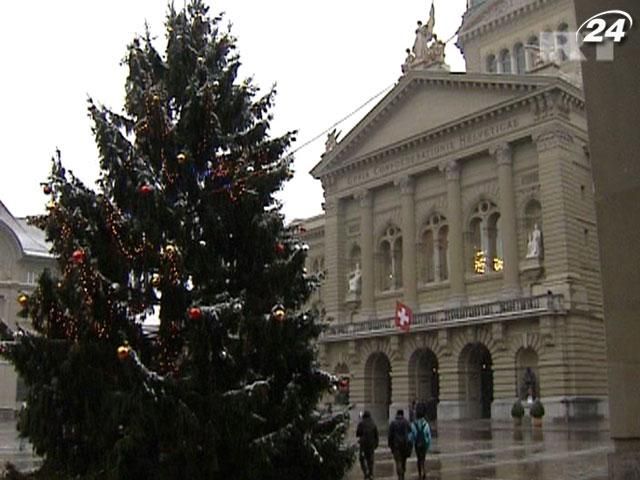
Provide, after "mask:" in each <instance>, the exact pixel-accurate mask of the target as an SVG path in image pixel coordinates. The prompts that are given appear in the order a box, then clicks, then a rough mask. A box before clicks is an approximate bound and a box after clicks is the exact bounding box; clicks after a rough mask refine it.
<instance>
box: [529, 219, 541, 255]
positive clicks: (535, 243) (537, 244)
mask: <svg viewBox="0 0 640 480" xmlns="http://www.w3.org/2000/svg"><path fill="white" fill-rule="evenodd" d="M541 256H542V232H541V231H540V228H539V227H538V224H537V223H536V224H535V225H534V226H533V230H532V231H531V233H530V234H529V242H528V243H527V258H540V257H541Z"/></svg>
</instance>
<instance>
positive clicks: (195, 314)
mask: <svg viewBox="0 0 640 480" xmlns="http://www.w3.org/2000/svg"><path fill="white" fill-rule="evenodd" d="M188 314H189V318H190V319H191V320H200V319H201V318H202V310H200V309H199V308H198V307H191V308H190V309H189V311H188Z"/></svg>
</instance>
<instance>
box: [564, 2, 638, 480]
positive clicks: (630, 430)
mask: <svg viewBox="0 0 640 480" xmlns="http://www.w3.org/2000/svg"><path fill="white" fill-rule="evenodd" d="M602 6H603V3H602V2H600V1H597V0H580V1H579V2H575V9H576V19H577V20H578V24H581V22H583V21H584V20H586V19H588V18H590V17H591V16H593V15H595V14H597V13H598V12H601V11H602V10H603V8H602ZM615 8H619V9H621V10H624V11H625V12H628V13H629V14H630V15H631V17H632V18H634V19H636V20H637V19H638V18H640V2H638V1H637V0H619V1H618V2H616V7H615ZM609 46H610V47H611V53H612V54H614V55H615V61H610V62H607V61H596V54H597V50H600V49H601V48H603V47H601V46H599V47H596V46H592V45H589V44H587V45H586V47H587V48H584V49H583V51H584V54H585V56H586V57H587V59H588V61H586V62H582V72H583V78H584V90H585V97H586V101H587V119H588V123H589V142H590V149H591V165H592V168H593V181H594V186H595V204H596V213H597V221H598V236H599V246H600V259H601V268H602V284H603V293H604V319H605V328H606V340H607V357H608V358H607V366H608V376H609V404H610V413H611V420H610V424H611V437H612V438H613V440H614V444H615V452H613V453H611V454H610V456H609V478H611V479H615V480H618V479H629V478H638V472H640V421H639V420H638V419H640V402H639V401H638V396H639V394H640V389H639V386H638V370H639V369H640V349H638V344H639V343H640V322H638V284H640V269H639V268H638V265H639V264H640V249H638V245H640V209H638V204H639V203H640V155H639V152H640V136H639V135H638V128H637V125H638V123H639V122H640V101H639V100H640V99H639V97H638V94H637V79H638V77H639V76H640V62H638V52H639V51H640V35H637V31H632V32H629V34H628V35H627V36H626V37H625V39H624V42H623V44H615V47H614V46H613V45H609ZM604 48H606V46H605V47H604ZM614 49H615V50H614ZM603 79H606V81H603Z"/></svg>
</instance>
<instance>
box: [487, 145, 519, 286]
mask: <svg viewBox="0 0 640 480" xmlns="http://www.w3.org/2000/svg"><path fill="white" fill-rule="evenodd" d="M490 153H491V155H492V156H494V157H495V159H496V161H497V165H498V188H499V189H500V224H501V229H502V231H501V232H500V235H501V236H502V250H503V254H504V269H503V280H502V281H503V292H504V293H505V295H506V296H508V297H516V296H519V295H520V264H519V262H520V258H519V256H518V228H517V224H516V194H515V190H514V188H513V156H512V151H511V147H510V146H509V144H507V143H501V144H499V145H496V146H494V147H492V148H491V149H490Z"/></svg>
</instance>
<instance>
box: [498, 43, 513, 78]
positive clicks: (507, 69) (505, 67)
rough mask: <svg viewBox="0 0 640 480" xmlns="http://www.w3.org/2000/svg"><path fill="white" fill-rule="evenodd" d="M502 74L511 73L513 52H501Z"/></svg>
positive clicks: (505, 50)
mask: <svg viewBox="0 0 640 480" xmlns="http://www.w3.org/2000/svg"><path fill="white" fill-rule="evenodd" d="M500 73H511V52H509V50H507V49H506V48H505V49H504V50H502V51H501V52H500Z"/></svg>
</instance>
